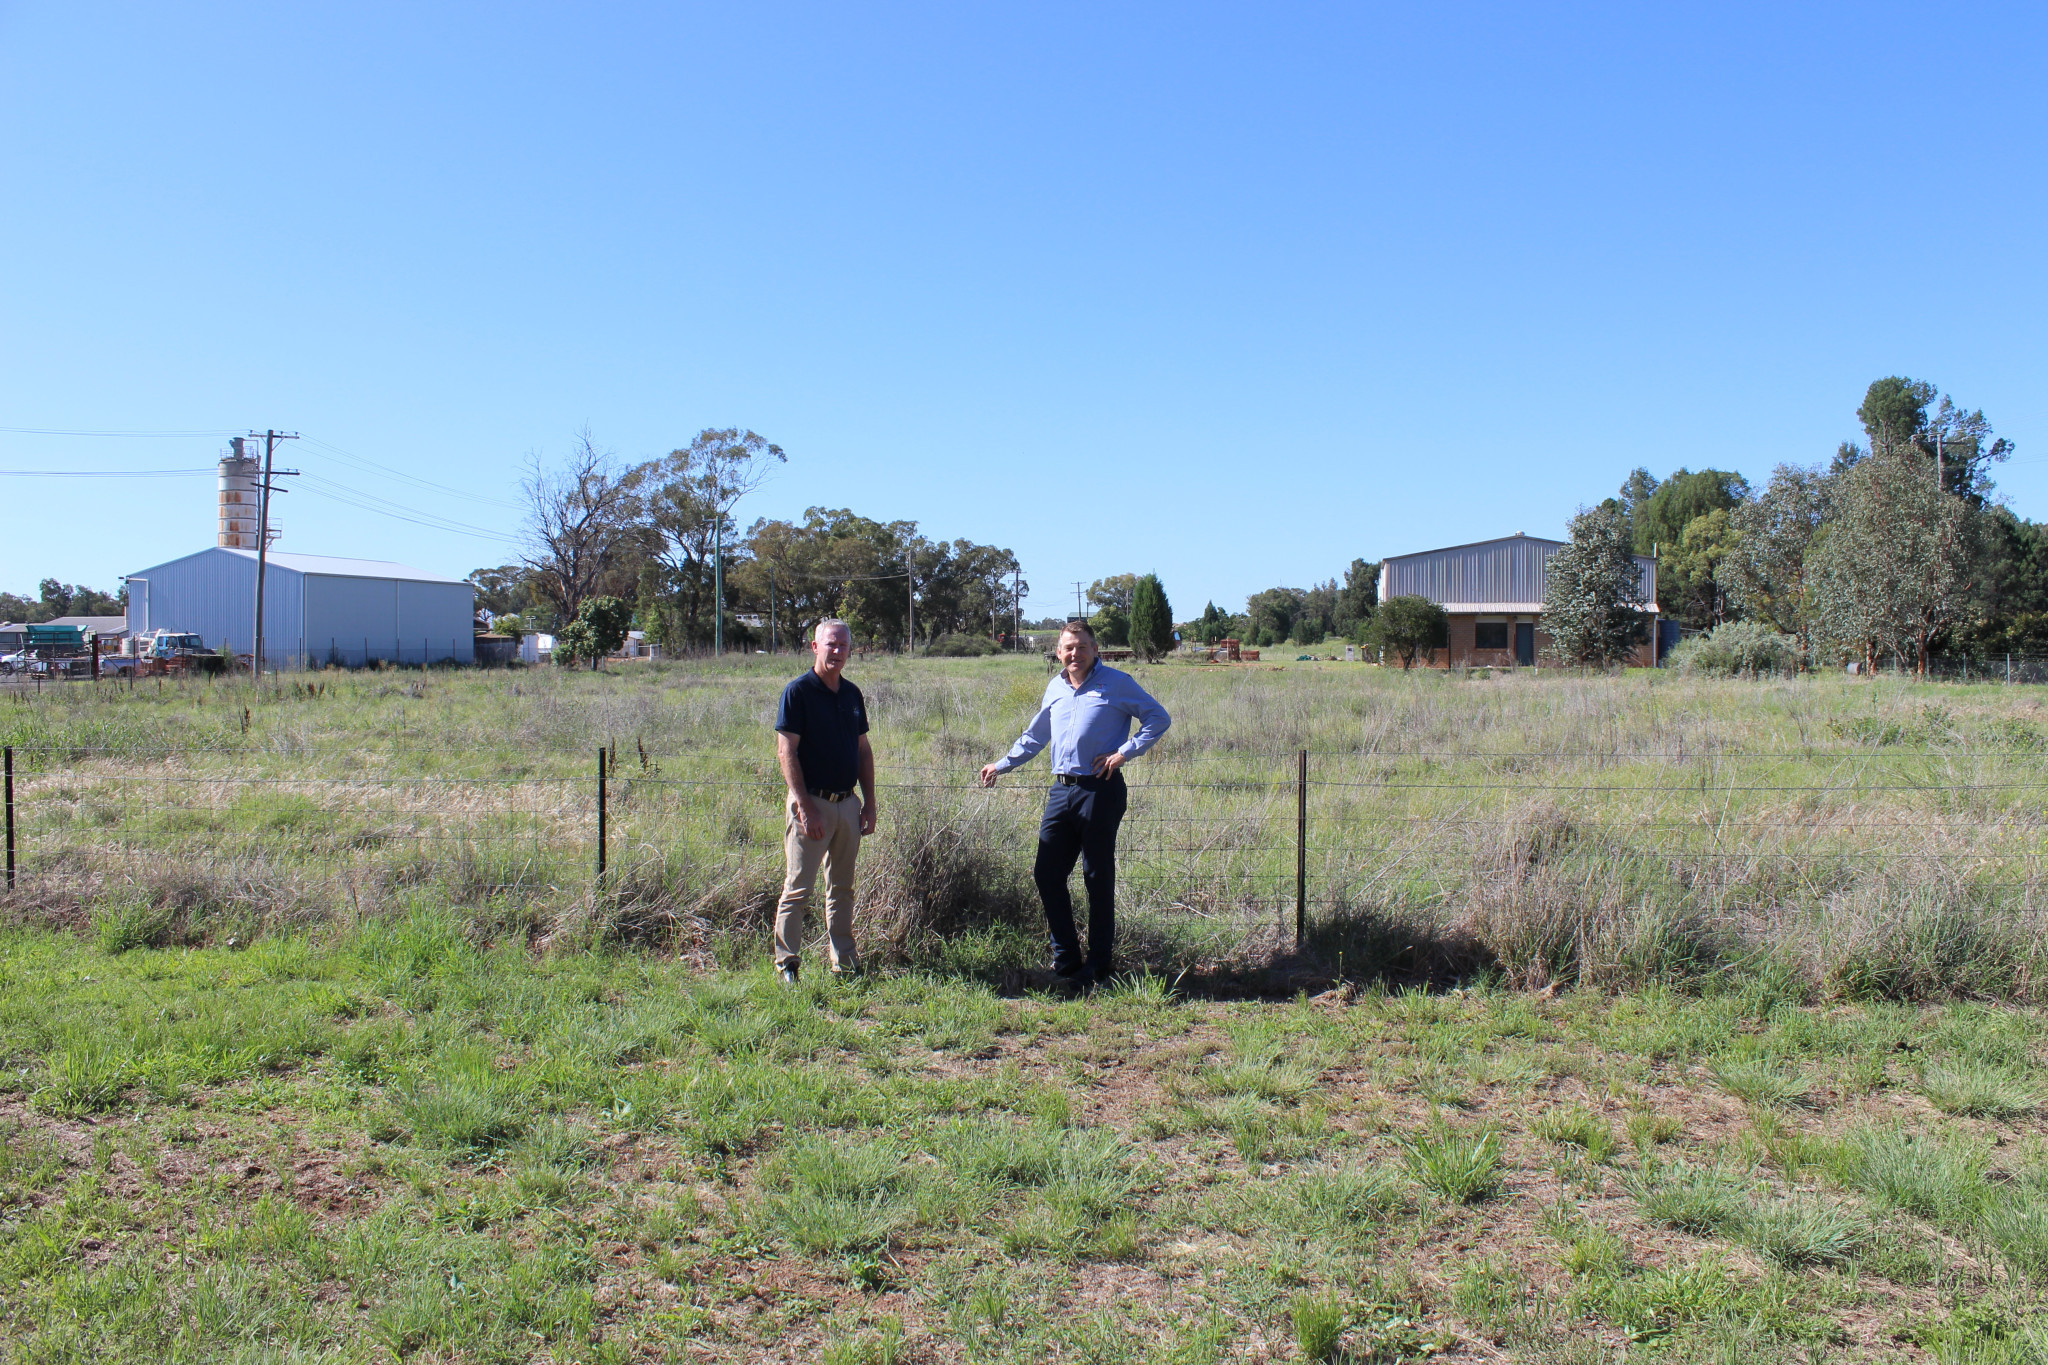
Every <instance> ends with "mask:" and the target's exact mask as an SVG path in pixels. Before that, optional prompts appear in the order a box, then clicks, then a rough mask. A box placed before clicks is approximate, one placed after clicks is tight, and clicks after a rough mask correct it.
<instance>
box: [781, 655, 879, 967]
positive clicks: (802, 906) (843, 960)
mask: <svg viewBox="0 0 2048 1365" xmlns="http://www.w3.org/2000/svg"><path fill="white" fill-rule="evenodd" d="M852 652H853V632H852V631H851V630H849V629H848V628H847V625H846V622H844V621H820V622H819V623H818V629H817V631H816V632H815V633H814V634H813V635H812V637H811V657H812V660H813V662H812V664H811V667H810V670H809V671H808V672H806V673H804V674H803V676H801V677H799V678H797V679H796V680H795V681H794V682H792V683H790V685H789V686H787V687H785V688H783V689H782V705H781V706H780V707H779V708H778V709H777V711H776V713H775V758H776V762H777V763H778V764H780V765H781V768H782V780H783V782H784V783H785V784H787V786H788V787H789V827H788V829H787V830H786V831H785V832H784V835H783V839H782V857H783V866H784V869H785V872H784V876H783V880H782V899H781V900H780V901H778V902H777V903H776V906H775V965H776V967H777V968H778V969H779V970H780V971H781V973H782V979H783V981H785V982H786V983H788V984H789V985H792V986H793V985H795V984H796V981H797V969H798V962H799V960H800V958H801V957H802V954H803V944H804V912H805V911H806V910H807V909H808V908H809V906H810V903H811V892H812V890H813V889H814V888H815V887H816V886H817V884H818V871H819V869H820V868H823V870H824V873H825V930H826V937H827V941H828V942H829V943H830V945H831V954H832V970H833V971H835V972H851V971H857V970H859V968H860V957H859V953H858V950H857V949H856V948H855V947H854V943H853V863H854V859H855V858H857V857H859V855H860V841H861V836H862V835H865V834H873V833H874V832H875V815H876V809H875V752H874V750H873V749H871V748H869V747H868V711H867V704H866V703H865V702H863V701H862V700H861V695H860V689H859V688H858V687H855V686H854V685H853V684H852V683H851V682H849V681H848V680H847V679H846V678H844V677H842V676H840V673H841V670H843V669H844V668H845V667H846V656H847V655H848V654H850V653H852ZM856 787H858V788H859V791H860V800H859V801H855V800H854V789H855V788H856Z"/></svg>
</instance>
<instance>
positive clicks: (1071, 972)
mask: <svg viewBox="0 0 2048 1365" xmlns="http://www.w3.org/2000/svg"><path fill="white" fill-rule="evenodd" d="M1085 970H1087V968H1086V965H1085V964H1083V963H1082V962H1081V961H1079V960H1078V959H1076V958H1066V959H1064V960H1062V959H1060V958H1054V959H1053V963H1052V974H1053V975H1054V976H1056V977H1058V978H1059V979H1060V980H1062V981H1072V980H1073V979H1074V978H1075V977H1077V976H1079V975H1080V974H1081V973H1082V972H1083V971H1085Z"/></svg>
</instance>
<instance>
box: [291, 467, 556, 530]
mask: <svg viewBox="0 0 2048 1365" xmlns="http://www.w3.org/2000/svg"><path fill="white" fill-rule="evenodd" d="M301 477H303V478H305V479H307V480H308V482H307V484H306V485H305V491H306V492H308V493H311V494H313V495H314V496H315V497H320V498H325V499H327V500H328V501H329V502H338V503H340V504H341V505H342V506H344V507H353V508H355V509H356V510H357V511H359V512H370V513H373V514H375V515H377V516H380V517H390V518H391V519H393V520H394V521H409V522H411V523H412V524H413V525H415V526H424V527H426V528H427V529H428V530H430V531H446V532H448V533H450V534H453V535H458V536H474V537H476V538H477V539H479V540H495V541H499V542H501V543H503V544H506V545H517V544H518V543H519V538H518V537H517V536H511V535H507V534H505V533H504V532H503V531H491V530H486V529H484V528H483V527H480V526H470V525H467V524H465V523H462V522H451V521H446V520H441V519H431V520H430V519H429V518H430V517H431V514H426V515H423V516H412V515H409V514H408V513H406V512H399V511H393V510H391V508H390V507H379V506H376V505H375V504H374V503H371V502H364V501H360V499H363V498H370V497H373V496H374V495H373V494H369V493H363V492H361V491H360V490H358V489H353V488H349V487H348V486H347V485H345V484H338V483H335V482H334V481H333V480H332V479H324V478H321V477H320V476H319V475H317V474H306V475H302V476H301ZM313 480H318V483H315V482H312V481H313ZM323 484H324V485H326V486H325V487H322V486H321V485H323ZM378 501H382V499H378Z"/></svg>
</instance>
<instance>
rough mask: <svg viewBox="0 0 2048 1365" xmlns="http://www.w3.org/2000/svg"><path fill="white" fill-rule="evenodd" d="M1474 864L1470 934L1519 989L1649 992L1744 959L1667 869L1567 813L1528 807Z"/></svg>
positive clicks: (1483, 846) (1484, 845) (1478, 851)
mask: <svg viewBox="0 0 2048 1365" xmlns="http://www.w3.org/2000/svg"><path fill="white" fill-rule="evenodd" d="M1472 856H1473V866H1472V869H1471V873H1470V877H1469V881H1468V883H1467V887H1468V892H1467V894H1468V897H1469V900H1468V904H1469V907H1470V908H1469V912H1468V915H1467V919H1466V922H1465V925H1466V928H1467V929H1468V931H1469V932H1470V934H1471V936H1472V938H1473V940H1474V941H1475V942H1476V943H1477V944H1478V945H1479V947H1480V948H1482V949H1483V950H1484V951H1485V953H1486V954H1487V955H1488V956H1489V957H1490V958H1491V959H1492V961H1493V962H1494V964H1495V965H1497V967H1498V968H1499V970H1500V972H1501V974H1502V975H1503V976H1504V977H1505V978H1506V980H1507V981H1508V983H1509V984H1510V985H1514V986H1518V987H1525V988H1540V987H1543V986H1547V985H1550V984H1552V983H1553V982H1557V983H1565V984H1576V985H1585V986H1602V987H1617V986H1637V985H1642V984H1644V983H1646V982H1649V981H1668V980H1682V979H1686V978H1689V977H1694V976H1699V975H1704V974H1706V973H1708V972H1711V971H1714V970H1716V969H1718V968H1720V967H1721V966H1723V965H1725V964H1726V963H1727V962H1729V961H1731V960H1732V959H1734V958H1736V957H1738V956H1739V955H1740V952H1741V946H1740V944H1739V943H1738V942H1737V941H1736V940H1735V939H1734V936H1733V935H1731V934H1730V933H1728V932H1727V931H1725V930H1722V929H1720V928H1718V927H1717V926H1716V925H1715V924H1714V923H1713V922H1712V921H1710V920H1709V919H1708V918H1707V917H1706V916H1704V915H1703V914H1701V913H1700V912H1699V910H1698V909H1697V908H1696V907H1695V906H1694V905H1693V903H1692V899H1691V897H1690V896H1689V895H1688V894H1687V890H1686V888H1685V887H1683V886H1682V885H1680V884H1678V883H1676V882H1675V881H1674V880H1672V879H1671V878H1670V876H1669V874H1668V873H1667V872H1665V871H1664V870H1663V869H1662V868H1661V867H1660V866H1659V865H1658V864H1657V863H1656V862H1654V861H1652V860H1646V859H1643V858H1641V857H1639V856H1638V855H1637V854H1635V852H1634V851H1633V850H1631V849H1629V848H1627V847H1626V846H1624V845H1619V844H1617V843H1616V842H1615V841H1614V839H1613V836H1611V835H1605V836H1603V835H1598V834H1594V833H1590V832H1586V831H1582V830H1581V829H1580V828H1579V827H1578V826H1577V825H1575V824H1574V822H1573V821H1572V820H1571V818H1570V817H1569V816H1567V815H1566V814H1565V813H1564V812H1563V811H1561V810H1559V809H1558V808H1557V807H1555V806H1552V805H1549V804H1538V805H1534V806H1530V807H1526V808H1524V809H1523V810H1522V811H1521V812H1520V813H1518V814H1517V815H1515V816H1513V817H1512V818H1510V819H1508V820H1506V821H1504V822H1502V824H1501V825H1500V826H1498V827H1497V831H1496V833H1495V834H1494V836H1493V837H1492V839H1491V840H1490V841H1489V840H1486V839H1484V838H1482V839H1481V841H1480V842H1479V843H1478V845H1477V846H1476V847H1475V848H1474V850H1473V855H1472Z"/></svg>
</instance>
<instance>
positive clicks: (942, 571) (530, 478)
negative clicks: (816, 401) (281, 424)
mask: <svg viewBox="0 0 2048 1365" xmlns="http://www.w3.org/2000/svg"><path fill="white" fill-rule="evenodd" d="M787 458H788V457H787V455H786V454H785V452H784V451H783V450H782V448H781V447H780V446H778V445H776V444H774V443H772V442H770V441H768V440H766V439H765V438H764V437H762V436H760V435H759V434H758V433H756V432H753V431H747V430H742V429H740V428H736V427H734V428H724V429H716V428H707V429H705V430H704V431H701V432H699V433H698V434H697V436H696V438H695V439H694V440H693V441H691V443H690V444H689V445H688V446H685V447H682V448H680V449H676V450H672V451H670V452H669V453H668V454H667V455H664V456H661V457H660V458H658V459H652V460H647V461H644V462H641V463H638V464H624V463H621V462H620V461H618V460H617V459H616V458H615V457H614V456H613V455H612V454H611V453H610V452H608V451H606V450H603V449H601V448H600V447H599V446H598V445H597V443H596V442H595V441H594V440H593V439H592V438H591V437H590V435H589V434H588V433H587V432H586V433H584V434H583V435H582V437H581V438H580V439H579V441H578V444H577V446H576V448H575V449H574V451H573V452H572V453H571V454H570V456H569V457H568V458H567V459H566V460H564V461H562V462H561V463H559V464H556V465H552V466H551V465H547V464H544V463H542V462H541V461H539V460H538V459H536V460H534V461H533V462H532V463H531V465H530V466H529V468H528V470H527V473H526V477H525V479H524V481H523V483H522V485H521V493H522V498H523V501H524V503H525V505H526V518H525V525H524V537H523V538H524V541H525V549H524V553H523V554H522V556H521V558H520V559H519V560H518V561H517V562H515V563H511V564H504V565H500V566H497V567H494V568H486V569H479V570H477V571H476V572H475V573H473V574H471V575H470V576H469V577H470V582H471V583H472V584H473V585H475V587H476V590H477V605H478V607H479V608H480V609H482V610H484V611H488V612H490V613H492V617H493V621H494V623H495V624H497V625H499V626H500V627H502V628H506V629H510V630H513V631H519V630H540V631H550V632H553V633H556V634H557V635H561V634H563V633H564V632H568V631H570V630H571V628H572V627H573V626H574V625H575V624H576V623H577V622H578V621H579V619H581V620H582V621H583V622H584V623H585V625H586V626H588V627H590V628H591V629H592V630H595V631H597V633H598V634H600V635H602V636H604V637H605V638H609V637H610V635H611V634H612V633H613V627H615V626H617V625H618V623H619V622H622V621H624V622H630V623H631V624H632V625H633V626H634V628H637V629H641V630H645V631H646V632H647V634H648V637H649V638H650V639H651V640H653V641H655V642H657V643H659V644H661V645H663V646H664V647H665V648H667V649H670V650H690V649H703V648H706V647H708V646H710V645H711V644H712V643H713V642H714V640H717V639H720V638H722V639H723V640H724V642H725V644H726V645H727V647H728V648H741V649H756V648H763V647H766V646H768V645H769V644H770V643H771V642H772V643H774V644H776V645H778V646H780V647H782V648H790V647H792V646H793V645H794V644H795V643H796V642H797V641H799V640H801V639H802V637H803V635H804V634H805V632H807V631H809V630H810V629H811V628H812V627H813V626H815V625H816V624H817V623H818V622H819V621H821V620H825V619H827V618H830V617H834V616H836V617H840V618H842V619H844V620H845V621H846V622H847V623H848V624H849V625H850V626H851V628H852V630H853V635H854V640H855V642H856V643H857V644H858V645H861V646H866V647H879V648H885V649H901V648H903V647H904V646H905V645H906V644H914V645H915V646H916V647H918V648H921V649H926V650H937V651H938V652H941V653H952V652H959V653H976V652H986V651H993V650H994V649H995V648H997V645H996V644H995V641H996V639H997V638H998V637H1003V636H1007V635H1008V634H1009V633H1010V631H1011V629H1012V623H1013V621H1014V620H1015V618H1016V615H1017V612H1018V608H1019V604H1020V603H1021V601H1022V600H1023V598H1024V597H1025V596H1026V595H1028V594H1029V592H1030V590H1031V585H1030V583H1029V582H1028V581H1027V580H1026V579H1025V578H1024V576H1023V572H1022V566H1021V565H1020V564H1019V563H1018V560H1017V557H1016V555H1015V554H1013V553H1012V552H1011V551H1009V550H1007V549H1003V548H1001V547H999V546H994V545H980V544H976V543H975V542H973V541H970V540H965V539H954V540H950V541H948V540H941V539H936V538H932V537H929V536H926V535H925V534H923V533H922V532H921V530H920V529H919V527H918V524H917V523H916V522H915V521H902V520H898V521H886V522H885V521H877V520H874V519H873V518H870V517H865V516H862V515H860V514H858V513H856V512H854V511H852V510H850V509H847V508H828V507H812V508H809V509H807V510H806V511H805V513H804V516H803V519H802V520H801V521H785V520H777V519H773V518H761V519H757V520H755V521H753V522H752V523H750V524H748V525H747V526H746V527H745V528H744V529H742V527H741V524H740V522H739V520H738V517H737V516H736V508H737V505H738V504H739V503H740V502H741V500H742V499H744V498H745V497H746V496H747V495H748V494H750V493H752V492H754V491H755V490H756V489H758V488H759V487H760V486H761V485H762V484H763V483H764V482H765V481H766V480H767V479H768V477H769V476H770V475H771V474H772V473H773V472H774V470H775V469H776V467H777V466H779V465H781V464H783V463H785V462H786V461H787ZM721 583H722V586H723V597H724V608H723V612H722V615H721V612H720V609H719V607H718V598H719V588H720V585H721ZM588 604H596V605H594V606H590V608H589V610H586V606H587V605H588ZM615 604H623V609H624V610H623V614H621V607H620V606H619V605H615ZM621 628H622V627H621ZM577 638H580V637H578V636H576V635H573V634H572V636H571V640H572V643H573V642H574V641H575V640H576V639H577ZM593 638H595V637H593ZM593 647H594V646H593Z"/></svg>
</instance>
